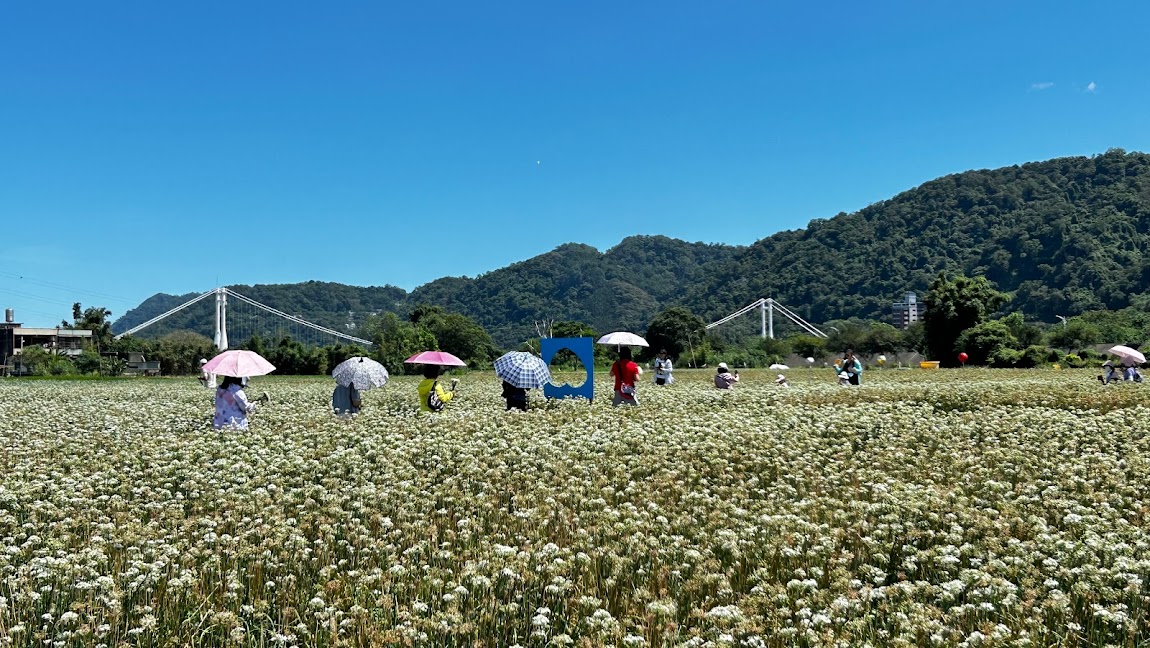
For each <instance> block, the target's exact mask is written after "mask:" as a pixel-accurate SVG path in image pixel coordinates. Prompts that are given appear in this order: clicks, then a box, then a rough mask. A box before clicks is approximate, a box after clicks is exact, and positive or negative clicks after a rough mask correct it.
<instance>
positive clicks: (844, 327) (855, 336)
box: [826, 321, 867, 351]
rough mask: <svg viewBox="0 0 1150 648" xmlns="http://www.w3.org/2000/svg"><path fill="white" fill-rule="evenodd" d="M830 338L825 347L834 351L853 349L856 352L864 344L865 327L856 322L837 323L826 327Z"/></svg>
mask: <svg viewBox="0 0 1150 648" xmlns="http://www.w3.org/2000/svg"><path fill="white" fill-rule="evenodd" d="M827 328H829V329H830V336H829V337H827V343H826V347H827V348H828V349H833V350H836V351H845V350H847V349H853V350H855V351H858V350H859V349H861V348H862V346H863V345H864V344H865V343H866V337H867V327H866V325H864V324H863V323H862V322H858V321H838V322H835V323H834V325H828V326H827Z"/></svg>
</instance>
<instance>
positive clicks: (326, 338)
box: [115, 287, 827, 350]
mask: <svg viewBox="0 0 1150 648" xmlns="http://www.w3.org/2000/svg"><path fill="white" fill-rule="evenodd" d="M208 307H211V308H212V309H213V313H214V316H213V317H212V321H213V322H214V327H213V331H212V335H211V336H210V337H211V338H212V341H213V342H214V343H215V345H216V347H217V348H219V349H220V350H224V349H227V348H228V346H229V339H231V340H248V339H250V338H252V337H254V336H257V335H258V336H260V337H264V338H267V339H269V340H275V339H278V338H284V337H291V338H293V339H295V340H298V341H300V342H302V343H304V344H309V345H313V346H325V345H328V344H333V343H344V344H358V345H360V346H363V347H365V348H374V347H375V344H374V343H372V342H371V340H366V339H363V338H360V337H356V336H355V335H352V334H351V333H348V332H346V331H339V330H336V329H333V328H331V327H328V326H322V325H320V324H316V323H314V322H310V321H308V320H305V319H304V318H303V317H301V316H299V315H292V314H290V313H285V312H283V311H281V310H279V309H277V308H273V307H271V306H268V305H266V304H262V303H260V302H258V301H256V300H254V299H252V298H250V297H247V296H245V295H241V294H240V293H238V292H236V291H234V290H232V289H231V288H226V287H219V288H213V289H211V290H209V291H207V292H205V293H203V294H201V295H197V296H196V297H193V298H192V299H189V300H188V301H186V302H184V303H182V304H180V305H179V306H176V307H175V308H172V309H170V310H168V311H165V312H164V313H161V314H159V315H157V316H155V317H153V318H151V319H149V320H148V321H146V322H143V323H142V324H139V325H137V326H134V327H132V328H130V329H128V330H127V331H124V332H123V333H120V334H119V335H117V336H115V339H117V340H119V339H120V338H122V337H124V336H126V335H135V334H136V333H139V332H140V331H143V330H145V329H147V328H148V327H151V326H154V325H156V324H158V323H160V322H162V321H164V320H166V319H169V318H173V317H174V316H176V315H177V314H178V313H182V312H183V313H187V312H190V311H198V312H196V313H194V314H195V315H198V317H197V318H193V319H196V320H197V321H202V320H203V319H204V316H206V315H207V313H206V311H204V310H203V309H206V308H208ZM756 310H758V311H759V317H760V322H761V327H762V337H764V338H768V337H769V338H774V337H775V314H776V313H778V314H779V315H780V316H782V317H784V318H785V319H786V320H788V321H790V322H792V323H793V324H795V325H796V326H798V327H799V328H800V329H801V330H802V331H804V332H805V333H808V334H810V335H813V336H815V337H819V338H826V337H827V334H826V333H824V332H822V331H821V330H819V329H818V327H816V326H815V325H814V324H811V323H810V322H808V321H807V320H805V319H803V318H802V317H800V316H799V315H798V314H797V313H795V312H794V311H793V310H791V309H790V308H787V307H786V306H784V305H783V304H781V303H779V302H778V301H776V300H774V299H772V298H769V297H768V298H763V299H757V300H755V301H754V302H751V303H750V304H748V305H746V306H744V307H743V308H741V309H739V310H737V311H735V312H733V313H731V314H730V315H727V316H726V317H723V318H722V319H719V320H717V321H715V322H712V323H710V324H707V326H706V329H707V330H711V329H715V328H717V327H719V326H722V325H723V324H727V323H729V322H731V321H733V320H736V319H738V318H740V317H742V316H744V315H747V314H749V313H752V312H754V311H756ZM346 326H348V327H349V328H350V327H353V326H354V325H353V324H351V323H350V322H349V323H347V324H346Z"/></svg>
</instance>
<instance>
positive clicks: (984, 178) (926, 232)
mask: <svg viewBox="0 0 1150 648" xmlns="http://www.w3.org/2000/svg"><path fill="white" fill-rule="evenodd" d="M1148 253H1150V155H1146V154H1143V153H1129V154H1128V153H1125V152H1123V151H1120V150H1112V151H1108V152H1107V153H1106V154H1104V155H1099V156H1095V157H1090V158H1087V157H1074V158H1059V159H1055V160H1050V161H1047V162H1036V163H1031V164H1024V165H1021V166H1012V167H1007V168H1003V169H995V170H982V171H967V172H965V173H959V174H955V175H949V176H945V177H942V178H939V179H937V180H933V181H931V182H928V183H926V184H924V185H922V186H920V187H918V188H915V189H912V190H910V191H906V192H903V193H901V194H899V195H897V196H895V197H894V198H891V199H890V200H887V201H883V202H880V203H876V204H874V205H871V206H869V207H867V208H865V209H862V210H860V211H858V212H855V213H853V214H839V215H838V216H835V217H834V218H831V219H828V220H815V221H812V222H811V223H810V225H809V226H808V227H807V228H806V229H805V230H795V231H789V232H780V233H778V234H775V235H773V236H770V237H767V238H765V239H762V240H760V241H758V242H757V243H755V244H754V245H752V246H751V247H750V249H748V250H746V251H745V252H744V253H743V254H741V255H740V256H739V259H738V261H737V263H736V264H734V265H733V266H731V267H729V269H728V270H727V271H725V272H721V273H718V274H716V275H713V276H712V278H711V280H709V281H706V282H703V283H700V284H697V285H696V286H694V288H693V289H692V291H691V294H690V295H689V296H688V297H687V298H686V299H685V300H684V301H685V304H686V305H687V306H689V307H690V308H692V309H694V310H695V311H696V312H698V313H700V314H703V315H704V316H708V317H717V316H719V315H722V314H724V313H727V312H730V310H731V309H732V308H733V307H734V306H737V305H741V304H744V303H747V302H749V301H752V300H753V299H754V298H756V297H760V296H761V297H768V296H770V297H774V298H776V299H778V300H779V301H781V302H783V303H785V304H787V305H789V306H791V307H792V308H793V309H794V310H796V311H797V312H799V313H800V314H801V315H803V316H804V317H807V318H809V319H811V320H812V321H816V322H820V321H827V320H829V319H837V318H845V317H850V316H860V317H865V318H880V317H885V315H886V314H887V313H889V309H890V303H891V302H892V301H894V300H895V299H897V298H899V297H900V296H901V295H902V293H903V292H905V291H907V290H918V291H919V292H922V291H924V290H925V289H926V286H927V284H928V283H929V282H930V280H931V278H933V277H934V276H935V275H937V274H938V273H939V272H940V271H954V272H963V273H965V274H967V275H979V274H984V275H986V276H987V278H989V279H991V280H992V281H994V282H995V283H996V284H997V285H998V287H999V289H1001V290H1004V291H1006V292H1008V293H1010V294H1011V296H1012V300H1011V302H1010V303H1009V304H1008V305H1007V306H1006V310H1008V311H1021V312H1023V313H1025V314H1026V315H1027V316H1029V317H1033V318H1038V319H1040V320H1044V321H1052V320H1054V316H1055V315H1065V316H1070V315H1075V314H1078V313H1081V312H1084V311H1087V310H1095V309H1119V308H1123V307H1126V306H1130V305H1137V306H1145V305H1147V304H1148V303H1150V294H1148V289H1150V254H1148Z"/></svg>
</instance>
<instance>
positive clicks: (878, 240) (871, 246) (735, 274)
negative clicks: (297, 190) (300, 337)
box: [115, 150, 1150, 347]
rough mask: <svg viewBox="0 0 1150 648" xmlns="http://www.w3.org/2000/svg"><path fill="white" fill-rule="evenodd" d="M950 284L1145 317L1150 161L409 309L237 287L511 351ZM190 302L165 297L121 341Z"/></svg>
mask: <svg viewBox="0 0 1150 648" xmlns="http://www.w3.org/2000/svg"><path fill="white" fill-rule="evenodd" d="M940 271H954V272H962V273H964V274H967V275H979V274H984V275H985V276H987V277H988V278H989V279H991V280H992V281H994V282H995V284H997V286H998V287H999V288H1000V289H1001V290H1003V291H1006V292H1007V293H1008V294H1010V296H1011V302H1010V303H1009V304H1008V305H1007V306H1006V307H1005V309H1006V310H1011V311H1015V310H1017V311H1022V312H1024V313H1025V314H1026V315H1027V316H1029V317H1033V318H1038V319H1041V320H1045V321H1051V320H1052V319H1053V318H1054V316H1055V315H1065V316H1071V315H1075V314H1078V313H1081V312H1083V311H1087V310H1094V309H1104V308H1105V309H1118V308H1123V307H1125V306H1130V305H1136V306H1142V307H1145V306H1147V305H1150V155H1147V154H1144V153H1129V154H1128V153H1125V152H1123V151H1121V150H1112V151H1108V152H1106V153H1105V154H1103V155H1098V156H1094V157H1089V158H1087V157H1073V158H1059V159H1055V160H1050V161H1046V162H1036V163H1030V164H1023V165H1020V166H1012V167H1007V168H1002V169H995V170H981V171H967V172H965V173H959V174H955V175H949V176H945V177H942V178H939V179H937V180H933V181H931V182H928V183H926V184H924V185H922V186H920V187H917V188H915V189H911V190H909V191H906V192H903V193H901V194H899V195H897V196H895V197H893V198H891V199H890V200H886V201H883V202H880V203H876V204H874V205H871V206H869V207H866V208H865V209H862V210H860V211H858V212H855V213H851V214H845V213H843V214H839V215H837V216H835V217H834V218H830V219H826V220H823V219H818V220H814V221H811V223H810V224H809V226H808V227H807V228H806V229H802V230H793V231H786V232H780V233H777V234H774V235H772V236H769V237H767V238H764V239H762V240H760V241H758V242H757V243H755V244H754V245H752V246H750V247H748V248H744V247H733V246H726V245H707V244H703V243H687V242H684V241H679V240H675V239H670V238H666V237H662V236H654V237H630V238H627V239H624V240H623V241H622V242H621V243H620V244H619V245H617V246H615V247H614V248H611V249H610V250H608V251H607V252H605V253H600V252H599V251H598V250H596V249H595V248H592V247H589V246H586V245H581V244H575V243H571V244H566V245H562V246H560V247H558V248H556V249H555V250H553V251H551V252H548V253H546V254H543V255H540V256H537V257H534V258H531V259H528V260H526V261H522V262H520V263H515V264H512V265H510V266H508V267H506V268H501V269H498V270H494V271H492V272H489V273H486V274H483V275H480V276H478V277H475V278H466V277H449V278H444V279H439V280H436V281H433V282H431V283H429V284H426V285H424V286H420V287H419V288H416V289H415V290H414V291H412V293H411V294H410V295H408V294H405V293H404V291H403V290H401V289H399V288H394V287H390V286H388V287H383V288H355V287H351V286H343V285H340V284H326V283H318V282H308V283H305V284H296V285H287V286H252V287H245V286H235V287H234V289H235V290H236V291H237V292H240V293H241V294H244V295H248V296H250V297H252V298H253V299H256V300H258V301H261V302H263V303H266V304H268V305H271V306H274V307H276V308H279V309H281V310H284V311H287V312H291V313H300V314H305V313H306V314H307V315H308V317H309V318H313V321H316V322H317V323H320V324H324V325H327V326H332V327H333V328H344V329H346V327H347V326H348V325H349V323H350V324H354V323H355V321H356V318H357V317H359V316H360V315H361V314H363V313H367V312H374V311H393V312H396V313H398V314H400V315H405V314H406V312H407V311H408V310H410V308H411V307H413V306H414V305H416V304H419V303H428V304H433V305H439V306H443V307H444V308H447V309H448V310H451V311H458V312H461V313H463V314H466V315H468V316H470V317H472V318H474V319H475V320H476V321H478V322H479V323H480V324H482V325H483V326H484V327H485V328H486V329H487V330H488V331H489V332H490V333H491V335H492V337H493V338H494V339H495V341H496V342H497V343H499V344H501V345H503V346H506V347H511V346H514V345H516V344H518V343H519V342H521V341H522V340H523V339H526V338H527V337H530V336H532V335H533V333H534V326H533V321H534V320H543V319H555V320H578V321H582V322H586V323H588V324H590V325H592V326H593V327H594V328H596V329H597V330H600V331H606V330H614V329H629V330H637V331H641V330H644V329H645V328H646V326H647V324H648V323H649V322H650V321H651V319H652V318H653V317H654V315H655V314H656V313H658V312H659V311H661V310H663V309H665V308H667V307H668V306H671V305H683V306H686V307H687V308H689V309H691V310H692V311H694V312H695V313H697V314H699V315H702V316H703V317H704V318H705V319H708V320H710V319H714V318H717V317H719V316H721V315H724V314H726V313H729V312H731V311H733V310H735V309H737V308H740V307H742V306H744V305H746V304H748V303H750V302H752V301H754V300H755V299H758V298H759V297H774V298H775V299H778V300H779V301H781V302H783V303H784V304H787V305H788V306H790V307H791V308H792V309H794V310H796V311H797V312H798V313H799V314H801V315H803V316H804V317H807V318H808V319H810V320H811V321H814V322H823V321H827V320H830V319H838V318H846V317H852V316H858V317H864V318H875V319H879V318H885V317H886V316H887V314H888V313H889V312H890V304H891V302H892V301H895V300H897V299H899V298H900V297H901V296H902V294H903V293H904V292H906V291H908V290H915V291H918V292H919V293H920V294H921V293H924V292H925V290H926V287H927V285H928V284H929V283H930V281H931V279H933V278H934V277H935V276H936V275H937V274H938V273H939V272H940ZM190 297H191V296H185V297H171V296H166V295H156V296H154V297H152V298H150V299H149V300H147V301H145V302H144V303H143V304H141V305H140V307H139V308H137V309H135V310H133V311H130V312H129V313H128V314H127V315H125V316H124V317H122V318H120V320H118V321H117V322H116V325H115V328H116V330H117V331H122V330H125V329H127V328H129V327H130V326H132V325H134V324H135V323H138V322H142V321H144V320H146V319H148V318H150V317H153V316H155V315H157V314H159V313H161V312H163V311H164V310H166V309H167V308H171V307H172V306H175V305H178V304H179V303H182V302H181V300H185V301H186V299H188V298H190ZM204 310H205V312H206V314H207V317H208V319H207V320H206V326H201V327H199V328H201V329H206V330H210V328H211V326H210V315H211V309H210V306H207V307H205V309H204ZM349 313H350V314H349ZM201 317H202V316H201ZM191 319H194V317H192V316H188V321H190V320H191ZM169 326H175V327H176V328H181V327H182V326H183V323H182V322H181V321H180V320H177V321H176V322H173V323H172V324H170V325H169Z"/></svg>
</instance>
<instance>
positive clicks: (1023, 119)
mask: <svg viewBox="0 0 1150 648" xmlns="http://www.w3.org/2000/svg"><path fill="white" fill-rule="evenodd" d="M1147 24H1150V4H1148V3H1145V2H1133V1H1126V2H1124V1H1119V2H1108V3H1083V2H1059V1H1057V0H1047V1H1044V2H1031V1H1012V2H1002V1H1001V0H997V1H993V2H991V1H981V0H978V1H971V2H964V3H932V2H921V1H919V2H875V3H863V2H822V3H807V2H728V1H724V0H716V1H713V2H705V3H701V2H689V3H688V2H676V1H671V2H667V1H663V2H645V1H637V2H625V3H620V2H601V1H598V0H591V1H583V2H556V1H551V2H546V1H538V0H537V1H534V2H520V1H517V0H509V1H505V2H498V3H477V2H434V1H432V2H420V3H380V2H362V3H349V2H330V3H312V2H306V3H305V2H295V1H287V2H274V3H273V2H240V3H236V2H210V1H209V2H195V3H191V2H162V3H156V2H115V3H95V2H90V1H85V2H79V1H76V2H72V1H62V2H52V3H32V2H29V3H7V4H6V5H5V6H4V8H3V9H2V10H0V224H2V225H3V227H2V229H0V232H2V233H0V255H2V257H0V258H3V263H2V264H0V305H2V306H4V307H13V308H15V309H16V311H17V319H18V320H21V321H24V322H25V323H27V324H30V325H49V324H54V323H56V322H58V321H59V320H60V319H63V318H65V317H68V316H70V311H71V304H72V302H74V301H80V302H83V303H84V304H85V305H91V304H99V305H104V306H107V307H108V308H110V309H111V310H112V311H113V312H114V314H115V316H119V315H122V314H123V313H124V312H125V311H126V310H128V309H129V308H131V307H133V306H135V305H137V304H138V303H139V302H140V301H142V300H143V299H145V298H147V297H148V296H150V295H152V294H154V293H157V292H167V293H173V294H181V293H187V292H202V291H205V290H208V289H210V288H211V287H213V286H214V285H216V284H217V282H218V283H219V284H252V283H289V282H296V281H306V280H309V279H315V280H321V281H337V282H343V283H349V284H355V285H383V284H392V285H396V286H400V287H402V288H405V289H408V290H410V289H412V288H415V287H416V286H418V285H421V284H423V283H426V282H428V281H431V280H433V279H436V278H438V277H442V276H460V275H467V276H474V275H476V274H480V273H483V272H487V271H490V270H494V269H497V268H500V267H503V266H505V265H507V264H509V263H513V262H515V261H520V260H524V259H527V258H530V257H532V256H534V255H537V254H541V253H544V252H547V251H548V250H550V249H552V248H554V247H555V246H557V245H559V244H561V243H565V242H568V241H575V242H581V243H587V244H590V245H593V246H595V247H597V248H599V249H600V250H606V249H608V248H610V247H611V246H613V245H615V244H617V243H618V242H619V241H620V240H621V239H622V238H624V237H626V236H629V235H633V234H664V235H667V236H672V237H676V238H681V239H685V240H689V241H705V242H721V243H731V244H750V243H752V242H754V241H756V240H758V239H760V238H763V237H765V236H768V235H770V234H772V233H774V232H777V231H779V230H784V229H794V228H800V227H804V226H805V225H806V224H807V223H808V222H809V221H810V220H811V219H813V218H828V217H831V216H834V215H835V214H836V213H839V212H843V211H846V212H849V211H854V210H857V209H859V208H861V207H864V206H866V205H868V204H870V203H873V202H875V201H878V200H882V199H884V198H888V197H890V196H892V195H894V194H896V193H898V192H900V191H903V190H906V189H909V188H912V187H914V186H917V185H919V184H921V183H922V182H925V181H927V180H930V179H932V178H935V177H937V176H940V175H945V174H947V173H953V172H959V171H963V170H966V169H971V168H993V167H998V166H1005V165H1010V164H1016V163H1022V162H1027V161H1033V160H1042V159H1047V158H1051V157H1058V156H1064V155H1090V154H1096V153H1101V152H1103V151H1105V150H1106V149H1107V148H1111V147H1121V148H1125V149H1127V150H1140V151H1147V150H1150V120H1148V119H1147V117H1146V116H1147V115H1148V114H1150V75H1148V74H1147V73H1146V61H1147V60H1148V57H1147V54H1146V52H1145V47H1144V42H1145V26H1146V25H1147ZM760 296H761V295H748V296H747V298H748V300H751V299H754V298H757V297H760Z"/></svg>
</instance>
